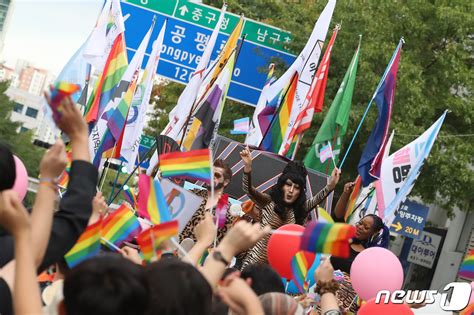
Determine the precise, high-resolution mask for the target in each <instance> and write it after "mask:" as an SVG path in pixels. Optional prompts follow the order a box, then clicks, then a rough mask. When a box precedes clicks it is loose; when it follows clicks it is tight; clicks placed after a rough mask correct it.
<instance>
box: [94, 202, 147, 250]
mask: <svg viewBox="0 0 474 315" xmlns="http://www.w3.org/2000/svg"><path fill="white" fill-rule="evenodd" d="M140 232H141V227H140V223H139V222H138V219H137V217H136V216H135V215H134V214H133V211H132V210H131V209H130V208H128V207H127V206H126V205H124V204H122V205H121V206H120V207H119V208H118V209H117V210H115V211H114V212H113V213H111V214H109V215H108V216H107V217H106V218H105V220H104V221H103V223H102V230H101V232H100V233H101V236H102V238H105V239H106V240H108V241H109V242H111V243H113V244H114V245H115V246H117V247H120V245H121V244H122V243H123V242H125V241H128V240H130V239H132V238H134V237H135V236H137V235H138V234H139V233H140Z"/></svg>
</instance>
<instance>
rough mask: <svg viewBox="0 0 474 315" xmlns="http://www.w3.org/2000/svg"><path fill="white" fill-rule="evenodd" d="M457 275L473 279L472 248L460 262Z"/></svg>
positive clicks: (473, 258) (473, 262)
mask: <svg viewBox="0 0 474 315" xmlns="http://www.w3.org/2000/svg"><path fill="white" fill-rule="evenodd" d="M459 276H460V277H463V278H465V279H469V280H474V250H471V251H470V252H469V254H468V255H467V256H466V258H465V259H464V260H463V262H462V263H461V268H459Z"/></svg>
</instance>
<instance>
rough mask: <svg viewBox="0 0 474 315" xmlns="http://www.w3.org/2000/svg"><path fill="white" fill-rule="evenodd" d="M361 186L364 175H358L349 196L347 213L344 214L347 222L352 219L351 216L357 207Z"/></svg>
mask: <svg viewBox="0 0 474 315" xmlns="http://www.w3.org/2000/svg"><path fill="white" fill-rule="evenodd" d="M361 188H362V177H360V175H358V176H357V178H356V181H355V185H354V189H353V190H352V192H351V195H350V196H349V201H348V202H347V207H346V214H345V215H344V221H345V222H349V220H350V219H351V216H352V214H353V212H354V210H355V207H356V201H357V198H359V195H360V191H361Z"/></svg>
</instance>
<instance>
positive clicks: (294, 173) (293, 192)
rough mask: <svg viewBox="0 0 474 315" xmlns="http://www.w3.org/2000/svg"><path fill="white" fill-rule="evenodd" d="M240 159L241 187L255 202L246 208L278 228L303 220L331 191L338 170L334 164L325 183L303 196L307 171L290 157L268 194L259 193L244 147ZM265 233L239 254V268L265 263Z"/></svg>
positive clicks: (261, 222) (258, 217) (338, 175)
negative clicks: (317, 189) (241, 170)
mask: <svg viewBox="0 0 474 315" xmlns="http://www.w3.org/2000/svg"><path fill="white" fill-rule="evenodd" d="M240 157H241V158H242V161H243V162H244V174H243V178H242V189H243V191H244V192H245V193H246V194H247V195H248V196H249V198H250V199H251V200H252V201H253V202H254V203H255V206H254V209H253V210H252V211H251V212H250V214H251V216H252V218H253V219H254V221H257V222H260V224H261V225H262V226H265V225H270V226H271V227H272V229H278V228H279V227H281V226H283V225H285V224H292V223H293V224H294V223H296V224H300V225H303V224H304V223H305V222H306V219H307V217H308V214H309V211H310V210H312V209H314V208H316V207H317V206H318V204H320V203H321V202H322V201H323V200H324V199H326V197H327V196H328V195H329V193H330V192H331V191H333V190H334V188H335V187H336V185H337V183H338V182H339V177H340V174H341V172H340V171H339V170H338V169H337V168H335V169H334V170H333V172H332V175H331V177H330V179H329V182H328V184H327V185H326V187H324V188H323V189H322V190H321V191H320V192H318V193H317V194H316V195H314V196H313V197H311V198H310V199H306V194H305V193H306V176H307V175H308V172H307V171H306V168H305V167H304V166H303V164H302V163H301V162H299V161H290V162H289V163H288V164H287V165H286V166H285V168H284V169H283V172H282V174H281V175H280V177H279V178H278V181H277V183H276V184H275V186H273V189H272V191H271V193H270V194H266V193H261V192H259V191H257V190H256V189H255V187H253V186H252V177H251V172H252V156H251V154H250V149H249V148H248V147H247V148H245V149H244V150H242V151H241V152H240ZM269 238H270V237H269V236H266V237H264V238H262V239H261V240H260V241H259V242H258V243H257V244H256V245H255V246H254V247H253V248H251V249H250V250H249V251H248V252H247V253H246V255H245V257H244V258H243V262H242V268H244V267H245V266H247V265H249V264H253V263H260V264H267V263H268V259H267V244H268V240H269Z"/></svg>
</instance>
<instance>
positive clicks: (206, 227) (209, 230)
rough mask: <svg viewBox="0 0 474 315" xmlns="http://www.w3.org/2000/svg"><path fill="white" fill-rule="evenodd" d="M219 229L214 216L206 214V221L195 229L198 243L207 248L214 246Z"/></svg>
mask: <svg viewBox="0 0 474 315" xmlns="http://www.w3.org/2000/svg"><path fill="white" fill-rule="evenodd" d="M216 233H217V229H216V225H215V224H214V222H213V219H212V215H211V213H209V212H206V214H205V215H204V219H202V220H201V222H199V224H198V225H197V226H196V227H195V228H194V234H195V235H196V240H197V242H198V243H202V244H203V245H205V246H206V247H207V246H209V245H211V244H212V241H214V238H215V237H216Z"/></svg>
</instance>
